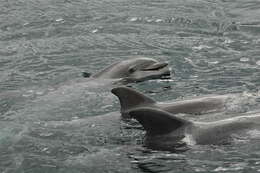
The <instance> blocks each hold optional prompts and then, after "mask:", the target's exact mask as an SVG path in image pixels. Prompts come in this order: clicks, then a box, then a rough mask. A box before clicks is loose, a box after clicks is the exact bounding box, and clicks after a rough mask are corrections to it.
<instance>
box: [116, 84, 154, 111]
mask: <svg viewBox="0 0 260 173" xmlns="http://www.w3.org/2000/svg"><path fill="white" fill-rule="evenodd" d="M111 92H112V93H113V94H115V95H116V96H117V97H118V98H119V101H120V105H121V112H128V110H130V109H132V108H135V107H138V106H139V105H145V104H153V103H155V101H154V100H153V99H151V98H150V97H147V96H145V95H143V94H142V93H140V92H138V91H136V90H134V89H131V88H129V87H117V88H113V89H112V90H111Z"/></svg>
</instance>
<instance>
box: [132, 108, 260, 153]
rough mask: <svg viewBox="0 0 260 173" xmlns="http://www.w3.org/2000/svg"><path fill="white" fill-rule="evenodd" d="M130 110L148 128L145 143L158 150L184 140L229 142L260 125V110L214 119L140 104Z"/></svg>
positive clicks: (206, 142)
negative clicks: (194, 119)
mask: <svg viewBox="0 0 260 173" xmlns="http://www.w3.org/2000/svg"><path fill="white" fill-rule="evenodd" d="M129 114H130V116H131V117H132V118H135V119H136V120H137V121H139V122H140V124H141V125H142V126H143V127H144V129H145V130H146V137H145V141H144V143H145V145H146V146H147V147H149V148H152V149H157V150H173V149H174V148H176V146H181V145H184V144H185V145H195V144H199V145H204V144H205V145H206V144H215V145H218V144H226V143H228V142H231V140H232V139H233V138H235V137H237V135H241V134H245V135H247V134H246V133H245V132H248V131H250V130H259V129H260V114H251V115H244V116H237V117H234V118H229V119H224V120H220V121H214V122H191V121H188V120H185V119H182V118H180V117H176V116H174V114H171V113H169V112H165V111H163V110H160V109H154V108H139V109H136V110H132V111H130V112H129Z"/></svg>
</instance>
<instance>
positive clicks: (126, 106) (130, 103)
mask: <svg viewBox="0 0 260 173" xmlns="http://www.w3.org/2000/svg"><path fill="white" fill-rule="evenodd" d="M111 92H112V93H113V94H114V95H116V96H117V97H118V98H119V101H120V105H121V114H122V116H123V117H124V118H128V112H129V111H131V110H133V109H136V108H140V107H152V108H159V109H161V110H164V111H167V112H170V113H174V114H176V113H187V114H201V113H210V112H215V111H219V110H221V109H223V108H224V106H225V101H226V100H227V99H228V98H229V97H230V95H216V96H208V97H200V98H193V99H189V100H181V101H174V102H163V103H159V102H156V101H154V100H153V99H151V98H150V97H148V96H145V95H144V94H142V93H140V92H138V91H136V90H134V89H132V88H129V87H117V88H113V89H112V90H111Z"/></svg>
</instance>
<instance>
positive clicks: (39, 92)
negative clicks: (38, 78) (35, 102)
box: [36, 91, 44, 95]
mask: <svg viewBox="0 0 260 173" xmlns="http://www.w3.org/2000/svg"><path fill="white" fill-rule="evenodd" d="M43 94H44V91H36V95H43Z"/></svg>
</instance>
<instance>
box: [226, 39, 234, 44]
mask: <svg viewBox="0 0 260 173" xmlns="http://www.w3.org/2000/svg"><path fill="white" fill-rule="evenodd" d="M232 42H234V41H232V40H230V39H225V41H224V43H225V44H230V43H232Z"/></svg>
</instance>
